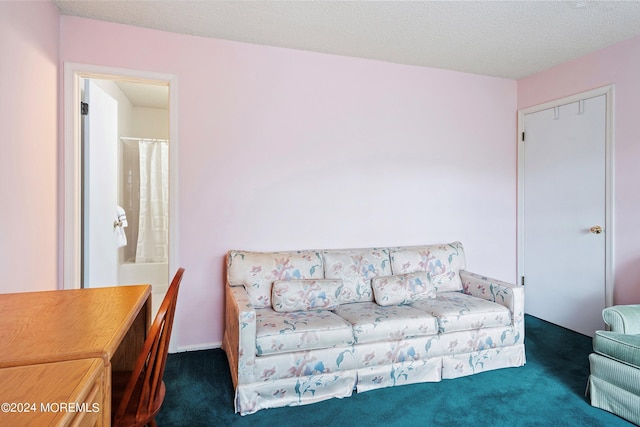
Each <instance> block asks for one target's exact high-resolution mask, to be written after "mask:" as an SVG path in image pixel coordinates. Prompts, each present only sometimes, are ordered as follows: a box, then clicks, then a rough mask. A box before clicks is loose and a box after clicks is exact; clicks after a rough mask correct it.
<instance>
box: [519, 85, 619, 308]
mask: <svg viewBox="0 0 640 427" xmlns="http://www.w3.org/2000/svg"><path fill="white" fill-rule="evenodd" d="M614 93H615V86H614V85H613V84H611V85H607V86H603V87H599V88H596V89H592V90H588V91H586V92H581V93H578V94H575V95H571V96H567V97H564V98H559V99H556V100H553V101H549V102H546V103H544V104H539V105H534V106H532V107H527V108H523V109H520V110H518V186H517V187H518V189H517V192H518V196H517V198H518V202H517V203H518V205H517V211H518V217H517V224H518V225H517V242H518V243H517V267H516V270H517V276H516V277H517V281H518V284H522V278H523V276H525V275H526V273H525V271H524V257H525V253H524V220H525V218H524V191H525V189H524V186H525V182H524V172H525V171H524V169H525V163H524V161H525V159H524V144H525V142H524V140H523V133H524V122H525V116H526V115H527V114H533V113H537V112H539V111H543V110H547V109H549V108H553V107H559V106H561V105H566V104H571V103H574V102H577V101H580V100H583V99H588V98H595V97H597V96H601V95H604V96H605V99H606V100H605V104H606V112H605V177H604V179H605V223H604V241H605V243H604V245H605V259H604V263H605V266H604V274H605V284H604V286H605V307H610V306H612V305H613V288H614V270H613V261H614V253H613V247H614V245H613V241H614V220H613V219H614V218H613V215H614V203H613V202H614V188H615V187H614V153H615V152H614ZM525 311H526V310H525Z"/></svg>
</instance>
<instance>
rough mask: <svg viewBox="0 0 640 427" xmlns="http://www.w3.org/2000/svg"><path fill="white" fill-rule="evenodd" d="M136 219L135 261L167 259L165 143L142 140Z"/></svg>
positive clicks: (166, 155) (167, 213) (167, 227)
mask: <svg viewBox="0 0 640 427" xmlns="http://www.w3.org/2000/svg"><path fill="white" fill-rule="evenodd" d="M139 149H140V223H139V225H138V245H137V249H136V262H137V263H148V262H167V258H168V252H169V246H168V244H169V143H168V142H164V141H149V140H142V141H140V142H139Z"/></svg>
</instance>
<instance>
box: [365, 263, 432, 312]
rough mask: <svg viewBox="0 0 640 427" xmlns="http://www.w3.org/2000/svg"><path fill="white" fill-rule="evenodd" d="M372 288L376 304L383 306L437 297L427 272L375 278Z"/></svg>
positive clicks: (372, 280) (372, 281)
mask: <svg viewBox="0 0 640 427" xmlns="http://www.w3.org/2000/svg"><path fill="white" fill-rule="evenodd" d="M371 287H372V288H373V295H374V297H375V299H376V303H378V305H382V306H387V305H399V304H410V303H412V302H417V301H422V300H425V299H433V298H435V297H436V288H435V287H434V286H433V285H432V284H431V282H430V281H429V273H427V272H426V271H416V272H415V273H407V274H398V275H395V276H384V277H374V278H373V279H371Z"/></svg>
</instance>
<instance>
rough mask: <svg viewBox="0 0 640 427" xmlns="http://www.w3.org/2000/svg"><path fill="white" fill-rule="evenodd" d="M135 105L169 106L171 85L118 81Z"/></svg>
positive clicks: (121, 88)
mask: <svg viewBox="0 0 640 427" xmlns="http://www.w3.org/2000/svg"><path fill="white" fill-rule="evenodd" d="M115 83H116V85H118V87H119V88H120V90H121V91H122V92H123V93H124V94H125V96H126V97H127V98H129V101H131V104H132V105H133V106H134V107H145V108H160V109H165V110H166V109H168V108H169V86H167V85H161V84H148V83H141V82H129V81H116V82H115Z"/></svg>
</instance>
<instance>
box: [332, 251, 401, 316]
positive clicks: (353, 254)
mask: <svg viewBox="0 0 640 427" xmlns="http://www.w3.org/2000/svg"><path fill="white" fill-rule="evenodd" d="M322 255H323V257H324V277H325V278H326V279H340V280H342V282H343V286H342V288H341V293H340V303H341V304H346V303H350V302H365V301H373V299H374V298H373V291H372V290H371V279H372V278H373V277H377V276H389V275H391V267H390V264H389V251H388V250H387V249H350V250H341V251H333V250H332V251H324V252H323V254H322Z"/></svg>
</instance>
